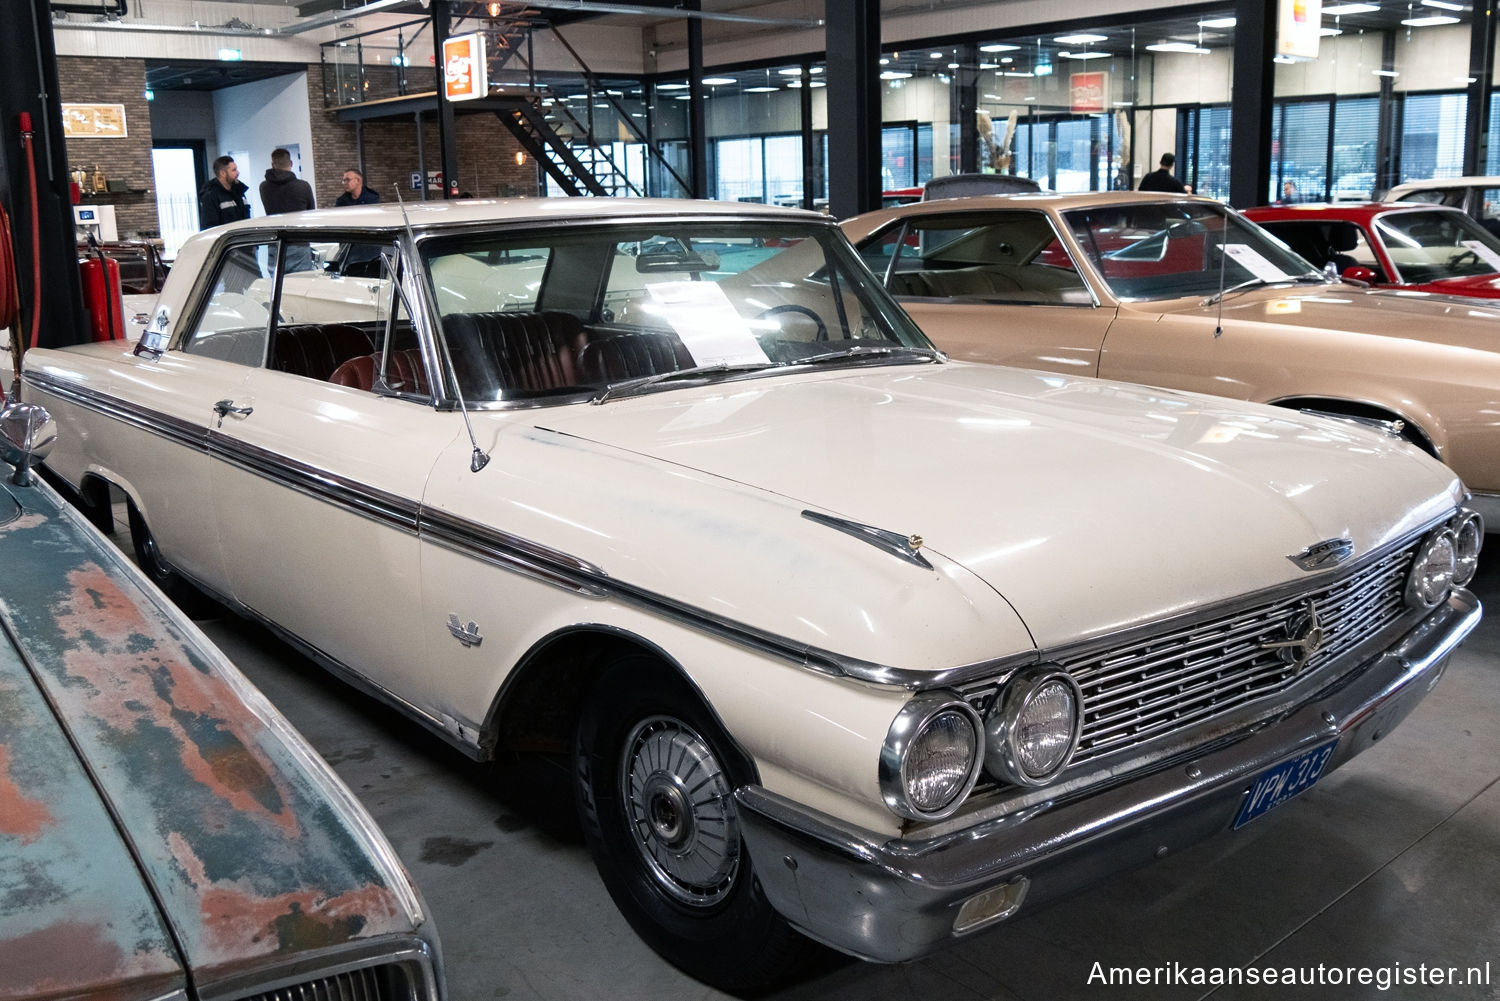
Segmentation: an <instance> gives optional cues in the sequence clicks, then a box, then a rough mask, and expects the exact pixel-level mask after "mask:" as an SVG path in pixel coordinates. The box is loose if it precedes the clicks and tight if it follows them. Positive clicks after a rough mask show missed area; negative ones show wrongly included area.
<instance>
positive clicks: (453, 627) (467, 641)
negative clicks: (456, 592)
mask: <svg viewBox="0 0 1500 1001" xmlns="http://www.w3.org/2000/svg"><path fill="white" fill-rule="evenodd" d="M448 631H449V632H450V633H452V634H453V638H454V639H456V640H458V641H459V642H460V643H462V644H463V645H464V646H478V645H479V644H481V643H483V642H484V637H483V636H480V635H479V623H477V622H474V621H473V620H470V621H469V624H468V625H467V626H465V625H460V624H459V621H458V616H457V615H455V614H453V613H452V612H449V613H448Z"/></svg>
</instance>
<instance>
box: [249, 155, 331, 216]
mask: <svg viewBox="0 0 1500 1001" xmlns="http://www.w3.org/2000/svg"><path fill="white" fill-rule="evenodd" d="M260 203H261V205H263V206H265V209H266V215H276V214H278V213H281V212H302V211H305V210H306V209H315V208H317V207H318V203H317V199H315V198H314V197H313V189H312V185H311V184H308V183H307V182H306V181H304V180H303V179H302V178H300V177H298V176H297V175H296V174H294V173H292V154H291V152H290V151H289V150H285V149H273V150H272V151H271V169H270V170H267V171H266V179H265V180H264V181H261V182H260Z"/></svg>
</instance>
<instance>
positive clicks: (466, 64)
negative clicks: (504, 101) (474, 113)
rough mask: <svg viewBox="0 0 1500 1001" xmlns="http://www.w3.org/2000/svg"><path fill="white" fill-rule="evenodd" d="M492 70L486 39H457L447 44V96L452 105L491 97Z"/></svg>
mask: <svg viewBox="0 0 1500 1001" xmlns="http://www.w3.org/2000/svg"><path fill="white" fill-rule="evenodd" d="M489 90H490V83H489V67H488V65H487V62H486V59H485V55H484V36H483V35H478V34H475V35H454V36H453V37H452V38H449V39H445V40H444V41H443V92H444V93H445V94H446V95H447V97H448V100H450V101H472V100H473V99H474V98H476V97H484V96H485V95H486V94H488V93H489Z"/></svg>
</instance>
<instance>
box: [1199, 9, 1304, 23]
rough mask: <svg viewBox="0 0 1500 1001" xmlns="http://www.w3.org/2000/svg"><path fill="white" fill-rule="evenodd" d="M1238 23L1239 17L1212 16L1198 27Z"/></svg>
mask: <svg viewBox="0 0 1500 1001" xmlns="http://www.w3.org/2000/svg"><path fill="white" fill-rule="evenodd" d="M1324 9H1325V10H1326V9H1327V8H1324ZM1237 23H1239V21H1238V19H1237V18H1233V17H1211V18H1209V19H1208V20H1207V21H1199V22H1198V27H1200V28H1233V27H1234V26H1235V25H1236V24H1237Z"/></svg>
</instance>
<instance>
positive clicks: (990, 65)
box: [979, 59, 1005, 70]
mask: <svg viewBox="0 0 1500 1001" xmlns="http://www.w3.org/2000/svg"><path fill="white" fill-rule="evenodd" d="M1004 61H1005V60H1003V59H1002V60H1001V61H1000V62H1004ZM979 68H980V69H982V70H997V69H999V68H1000V63H980V64H979Z"/></svg>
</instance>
